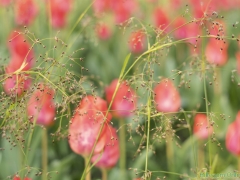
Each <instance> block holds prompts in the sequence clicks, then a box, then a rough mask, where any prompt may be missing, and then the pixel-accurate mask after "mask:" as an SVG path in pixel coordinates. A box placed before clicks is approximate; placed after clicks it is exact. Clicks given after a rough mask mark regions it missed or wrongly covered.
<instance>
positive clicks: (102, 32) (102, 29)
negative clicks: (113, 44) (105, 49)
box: [96, 24, 112, 40]
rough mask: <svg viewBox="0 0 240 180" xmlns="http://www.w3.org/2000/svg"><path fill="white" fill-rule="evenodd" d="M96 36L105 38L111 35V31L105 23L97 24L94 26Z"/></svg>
mask: <svg viewBox="0 0 240 180" xmlns="http://www.w3.org/2000/svg"><path fill="white" fill-rule="evenodd" d="M96 33H97V36H98V37H99V38H100V39H102V40H107V39H109V38H110V36H111V35H112V32H111V30H110V28H109V26H107V25H106V24H98V25H97V27H96Z"/></svg>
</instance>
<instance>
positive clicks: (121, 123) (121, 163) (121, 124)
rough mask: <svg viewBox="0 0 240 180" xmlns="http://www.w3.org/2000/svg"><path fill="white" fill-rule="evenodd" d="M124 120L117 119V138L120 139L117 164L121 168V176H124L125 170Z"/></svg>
mask: <svg viewBox="0 0 240 180" xmlns="http://www.w3.org/2000/svg"><path fill="white" fill-rule="evenodd" d="M124 122H125V120H124V119H119V127H120V129H119V133H120V134H119V139H120V160H119V166H120V169H121V174H122V177H125V171H126V135H125V133H126V132H125V124H124Z"/></svg>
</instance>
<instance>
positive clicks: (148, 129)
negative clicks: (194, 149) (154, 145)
mask: <svg viewBox="0 0 240 180" xmlns="http://www.w3.org/2000/svg"><path fill="white" fill-rule="evenodd" d="M150 119H151V96H149V98H148V106H147V121H148V123H147V125H148V126H147V147H146V160H145V175H144V177H145V179H146V180H147V179H150V177H148V151H149V136H150Z"/></svg>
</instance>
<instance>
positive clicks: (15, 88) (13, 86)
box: [3, 73, 31, 96]
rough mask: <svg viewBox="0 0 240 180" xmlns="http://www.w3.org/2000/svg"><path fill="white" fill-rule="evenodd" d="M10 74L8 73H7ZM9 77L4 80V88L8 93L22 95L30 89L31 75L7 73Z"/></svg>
mask: <svg viewBox="0 0 240 180" xmlns="http://www.w3.org/2000/svg"><path fill="white" fill-rule="evenodd" d="M7 74H8V73H7ZM7 77H8V78H7V79H6V80H5V82H4V85H3V87H4V90H5V92H6V93H7V94H8V95H11V94H15V95H18V96H20V95H21V94H22V93H23V92H24V91H26V90H28V89H29V88H30V85H31V79H30V78H29V75H26V74H23V73H22V74H18V75H15V74H14V75H10V74H8V75H7Z"/></svg>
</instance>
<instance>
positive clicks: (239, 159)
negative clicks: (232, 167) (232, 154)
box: [237, 156, 240, 172]
mask: <svg viewBox="0 0 240 180" xmlns="http://www.w3.org/2000/svg"><path fill="white" fill-rule="evenodd" d="M237 160H238V172H240V156H238V157H237Z"/></svg>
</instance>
